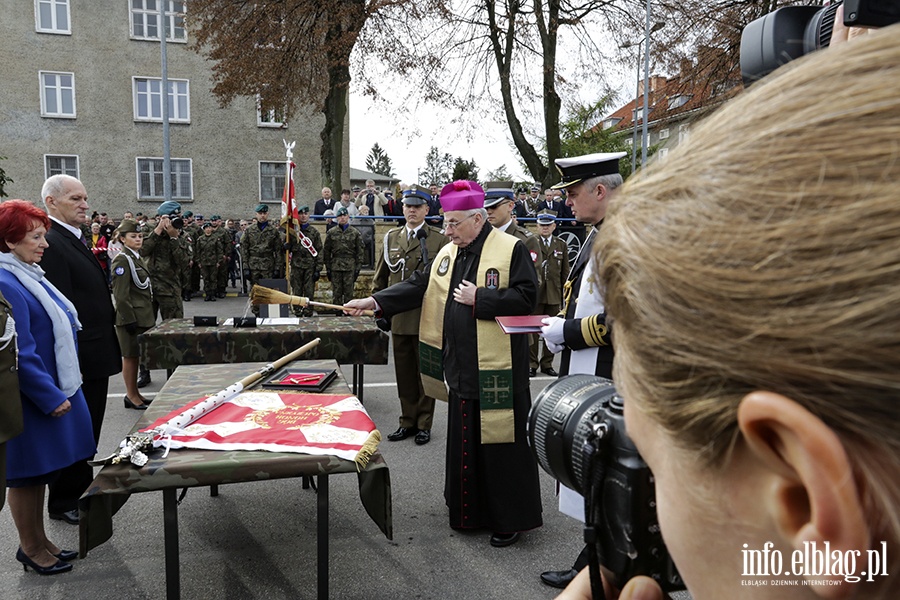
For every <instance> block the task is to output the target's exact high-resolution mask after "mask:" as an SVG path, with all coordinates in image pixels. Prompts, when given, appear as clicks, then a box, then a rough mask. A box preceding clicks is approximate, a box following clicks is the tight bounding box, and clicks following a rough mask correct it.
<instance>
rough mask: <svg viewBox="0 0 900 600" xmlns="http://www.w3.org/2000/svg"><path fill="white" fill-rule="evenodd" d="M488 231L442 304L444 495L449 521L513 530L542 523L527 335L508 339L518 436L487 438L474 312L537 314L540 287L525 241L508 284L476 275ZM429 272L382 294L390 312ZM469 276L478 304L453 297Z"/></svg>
mask: <svg viewBox="0 0 900 600" xmlns="http://www.w3.org/2000/svg"><path fill="white" fill-rule="evenodd" d="M490 230H491V228H490V225H485V227H484V228H483V229H482V231H481V233H479V235H478V237H477V238H476V239H475V241H473V242H472V243H471V244H470V245H469V246H467V247H466V248H460V249H459V252H458V253H457V257H456V262H455V264H454V268H453V277H452V279H451V283H450V294H449V295H448V298H447V304H446V308H445V311H444V338H443V359H444V376H445V377H446V380H447V384H448V386H449V388H450V402H449V417H448V424H447V458H446V474H445V480H444V499H445V500H446V502H447V507H448V508H449V509H450V527H453V528H466V529H469V528H479V527H484V528H487V529H490V530H491V531H493V532H496V533H512V532H515V531H526V530H528V529H534V528H535V527H540V526H541V524H542V519H541V497H540V484H539V480H538V472H537V463H536V462H535V459H534V456H533V455H532V453H531V449H530V448H529V447H528V442H527V441H526V439H525V424H526V421H527V419H528V410H529V409H530V408H531V390H530V387H529V382H528V366H529V362H528V360H529V359H528V336H526V335H513V336H511V340H510V341H511V344H512V369H513V412H514V415H515V417H514V418H515V442H514V443H511V444H484V445H482V444H481V424H480V408H479V401H478V375H477V374H478V345H477V335H476V319H485V320H491V321H493V320H494V317H497V316H503V315H528V314H531V312H532V311H533V310H534V307H535V305H536V303H537V291H538V286H537V274H536V273H535V270H534V263H533V262H532V260H531V255H530V254H529V252H528V250H527V249H526V248H525V245H524V244H523V243H522V242H521V241H520V242H517V243H516V245H515V247H514V248H513V256H512V260H511V263H510V281H509V282H508V285H506V286H505V287H503V288H501V289H495V290H492V289H487V288H486V287H485V282H483V281H475V278H476V275H477V272H478V263H479V261H480V258H481V251H482V248H483V247H484V242H485V239H486V238H487V235H488V233H489V232H490ZM498 233H499V232H498ZM502 235H507V234H505V233H504V234H502ZM430 272H431V269H426V270H425V271H424V272H416V273H414V274H413V276H412V277H410V278H409V279H407V280H406V281H403V282H401V283H398V284H396V285H393V286H391V287H389V288H387V289H386V290H383V291H381V292H378V293H376V294H375V295H374V296H375V300H376V301H377V302H378V304H379V306H380V307H381V309H382V310H383V311H384V314H385V316H391V315H395V314H397V313H401V312H404V311H407V310H410V309H412V308H415V307H417V306H421V305H422V298H423V296H424V295H425V289H426V288H427V287H428V279H429V274H430ZM463 279H465V280H466V281H470V282H472V283H474V284H475V285H477V286H478V290H477V292H476V296H475V306H474V307H472V306H467V305H464V304H460V303H458V302H456V301H455V300H453V290H455V289H456V288H457V286H458V285H459V284H460V282H461V281H462V280H463ZM503 284H504V282H501V285H503Z"/></svg>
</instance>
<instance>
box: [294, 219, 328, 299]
mask: <svg viewBox="0 0 900 600" xmlns="http://www.w3.org/2000/svg"><path fill="white" fill-rule="evenodd" d="M297 220H298V221H299V222H300V233H301V234H302V235H303V238H301V239H300V241H299V242H298V241H297V240H296V239H294V237H293V236H291V239H290V241H289V242H288V243H287V249H288V250H290V251H291V293H292V294H293V295H295V296H304V297H306V298H312V297H313V295H314V294H315V292H316V280H317V279H318V278H319V272H320V271H321V270H322V263H323V258H322V235H321V234H320V233H319V230H318V229H316V228H315V227H313V226H312V225H310V224H309V206H300V207H297ZM292 308H293V310H294V314H295V315H296V316H298V317H311V316H313V309H312V307H310V306H294V307H292Z"/></svg>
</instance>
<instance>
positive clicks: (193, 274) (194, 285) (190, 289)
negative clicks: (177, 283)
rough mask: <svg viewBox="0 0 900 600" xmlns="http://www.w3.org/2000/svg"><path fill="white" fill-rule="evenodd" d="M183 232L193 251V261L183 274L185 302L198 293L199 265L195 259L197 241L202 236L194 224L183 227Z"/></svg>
mask: <svg viewBox="0 0 900 600" xmlns="http://www.w3.org/2000/svg"><path fill="white" fill-rule="evenodd" d="M183 231H184V234H185V235H186V236H187V237H188V240H189V241H190V243H191V249H192V251H193V258H194V260H193V261H192V262H191V266H190V268H189V269H188V270H187V273H186V274H185V275H186V277H185V281H187V285H186V286H185V290H184V291H185V300H187V299H188V298H189V297H190V296H191V295H193V294H194V293H196V292H199V291H200V265H199V264H198V263H197V260H196V257H197V256H198V255H197V240H199V239H200V237H201V236H202V235H203V229H202V228H201V227H200V226H199V225H197V224H196V223H191V224H190V225H185V226H184V229H183Z"/></svg>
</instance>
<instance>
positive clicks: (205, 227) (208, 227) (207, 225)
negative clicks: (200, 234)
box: [203, 221, 212, 229]
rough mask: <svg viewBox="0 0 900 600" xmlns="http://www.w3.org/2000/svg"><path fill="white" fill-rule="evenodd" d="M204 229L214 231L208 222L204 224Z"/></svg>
mask: <svg viewBox="0 0 900 600" xmlns="http://www.w3.org/2000/svg"><path fill="white" fill-rule="evenodd" d="M203 229H212V223H210V222H209V221H207V222H206V223H204V224H203Z"/></svg>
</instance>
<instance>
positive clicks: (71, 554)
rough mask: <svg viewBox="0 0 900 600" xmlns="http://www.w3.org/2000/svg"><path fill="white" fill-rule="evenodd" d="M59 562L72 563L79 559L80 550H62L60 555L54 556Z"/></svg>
mask: <svg viewBox="0 0 900 600" xmlns="http://www.w3.org/2000/svg"><path fill="white" fill-rule="evenodd" d="M53 556H55V557H56V558H58V559H59V560H64V561H66V562H71V561H73V560H75V559H76V558H78V550H60V551H59V553H58V554H54V555H53Z"/></svg>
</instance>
